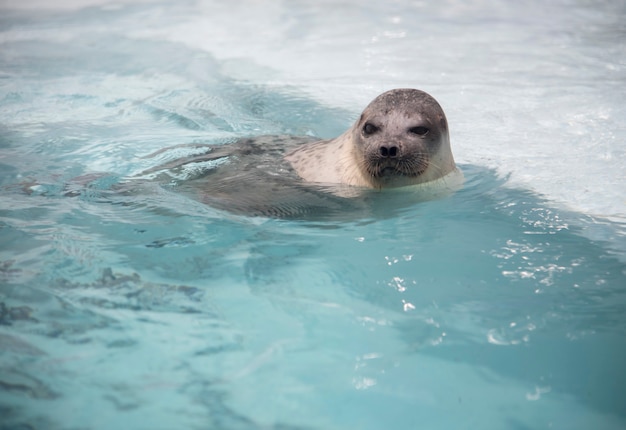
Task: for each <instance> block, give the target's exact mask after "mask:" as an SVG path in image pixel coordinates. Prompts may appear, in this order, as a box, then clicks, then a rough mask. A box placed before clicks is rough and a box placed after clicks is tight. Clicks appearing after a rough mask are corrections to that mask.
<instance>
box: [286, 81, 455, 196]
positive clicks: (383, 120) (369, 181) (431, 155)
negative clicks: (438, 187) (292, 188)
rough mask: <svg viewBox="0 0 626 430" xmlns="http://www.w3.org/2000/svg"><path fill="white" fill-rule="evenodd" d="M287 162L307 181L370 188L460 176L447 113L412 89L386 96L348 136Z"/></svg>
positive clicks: (307, 148)
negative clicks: (457, 172) (453, 174)
mask: <svg viewBox="0 0 626 430" xmlns="http://www.w3.org/2000/svg"><path fill="white" fill-rule="evenodd" d="M285 159H286V160H287V161H288V162H289V163H290V164H291V166H292V167H293V168H294V170H295V171H296V173H297V174H298V175H299V176H300V177H301V178H302V179H304V180H305V181H308V182H316V183H325V184H346V185H352V186H359V187H368V188H393V187H403V186H408V185H416V184H422V183H425V182H430V181H434V180H436V179H439V178H443V177H444V176H446V175H448V174H449V173H451V172H453V171H455V170H456V165H455V163H454V157H453V156H452V151H451V149H450V135H449V132H448V121H447V119H446V116H445V114H444V112H443V109H442V108H441V106H440V105H439V103H437V101H436V100H435V99H434V98H433V97H432V96H430V95H429V94H427V93H425V92H424V91H420V90H416V89H410V88H401V89H395V90H391V91H387V92H385V93H383V94H381V95H380V96H378V97H376V98H375V99H374V100H373V101H372V102H371V103H370V104H369V105H368V106H367V107H366V108H365V110H364V111H363V113H362V114H361V116H360V118H359V120H358V121H357V122H356V123H354V125H353V126H352V127H351V128H350V129H348V130H347V131H346V132H345V133H343V134H342V135H340V136H339V137H337V138H335V139H331V140H323V141H318V142H313V143H308V144H304V145H301V146H299V147H298V148H296V149H294V150H292V151H290V152H289V153H288V154H287V155H286V156H285Z"/></svg>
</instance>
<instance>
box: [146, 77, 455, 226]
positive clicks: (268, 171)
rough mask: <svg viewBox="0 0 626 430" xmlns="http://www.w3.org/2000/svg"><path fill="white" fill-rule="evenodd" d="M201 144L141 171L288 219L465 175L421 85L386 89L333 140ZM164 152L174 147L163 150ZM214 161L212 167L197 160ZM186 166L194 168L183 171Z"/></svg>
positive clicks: (203, 195)
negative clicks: (194, 152) (185, 154)
mask: <svg viewBox="0 0 626 430" xmlns="http://www.w3.org/2000/svg"><path fill="white" fill-rule="evenodd" d="M198 146H204V147H205V148H204V150H203V151H202V153H201V154H198V155H193V156H190V157H185V158H182V159H176V160H174V161H172V162H169V163H166V164H164V165H161V166H157V167H154V168H152V169H149V170H147V171H145V172H143V173H142V175H141V176H143V177H146V175H149V176H150V177H152V178H153V179H157V180H163V179H165V180H167V181H168V185H169V186H172V188H176V189H177V191H181V192H185V193H186V194H189V195H190V196H191V197H193V198H195V199H197V200H200V201H202V202H203V203H206V204H207V205H209V206H212V207H216V208H218V209H225V210H227V211H230V212H235V213H241V214H246V215H260V216H273V217H288V218H298V217H307V218H308V217H310V216H311V215H315V214H321V213H326V214H328V213H333V214H341V213H354V210H359V211H363V210H364V208H367V209H366V210H367V211H368V212H371V209H372V206H375V203H374V202H373V200H374V199H376V197H374V196H373V195H374V194H380V193H373V192H372V191H373V190H380V189H387V188H399V187H406V186H412V185H421V184H424V185H428V184H430V183H435V182H438V181H439V182H441V181H440V180H441V179H443V188H447V187H448V188H449V185H451V186H452V187H454V186H455V185H454V184H456V185H457V186H458V183H459V181H458V180H451V181H446V178H448V177H450V176H454V174H455V173H456V174H457V177H458V176H459V175H460V176H461V178H462V174H460V172H459V171H458V169H457V168H456V166H455V163H454V158H453V156H452V152H451V149H450V138H449V132H448V123H447V120H446V117H445V114H444V113H443V110H442V108H441V106H440V105H439V104H438V103H437V101H436V100H435V99H434V98H433V97H431V96H430V95H428V94H427V93H425V92H423V91H420V90H415V89H395V90H391V91H388V92H385V93H383V94H381V95H380V96H378V97H377V98H376V99H374V100H373V101H372V102H371V103H370V104H369V105H368V106H367V107H366V108H365V110H364V111H363V113H362V114H361V116H360V118H359V119H358V121H356V123H355V124H354V125H353V126H352V127H351V128H350V129H348V130H347V131H346V132H344V133H343V134H341V135H340V136H338V137H336V138H334V139H330V140H315V139H313V138H310V137H292V136H258V137H253V138H245V139H240V140H239V141H236V142H234V143H231V144H223V145H198ZM163 151H167V149H166V150H162V151H159V152H158V153H159V154H160V153H162V152H163ZM149 157H150V156H149ZM207 163H208V165H209V166H208V167H205V168H198V167H197V166H200V165H206V164H207ZM190 166H196V167H194V168H190ZM182 170H188V171H192V172H194V173H193V174H191V175H189V174H187V175H180V174H179V173H180V172H181V171H182ZM181 177H182V178H183V179H180V180H179V179H172V178H181ZM438 187H439V188H441V184H439V186H438ZM413 194H415V193H413ZM405 200H406V199H405ZM407 204H408V203H407Z"/></svg>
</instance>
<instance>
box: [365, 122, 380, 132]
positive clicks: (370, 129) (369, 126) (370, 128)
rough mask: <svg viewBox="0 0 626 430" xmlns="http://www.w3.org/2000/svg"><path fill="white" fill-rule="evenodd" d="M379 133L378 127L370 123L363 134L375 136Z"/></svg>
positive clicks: (366, 124)
mask: <svg viewBox="0 0 626 430" xmlns="http://www.w3.org/2000/svg"><path fill="white" fill-rule="evenodd" d="M377 131H378V127H376V126H375V125H374V124H372V123H370V122H366V123H365V125H364V126H363V133H364V134H367V135H370V134H374V133H376V132H377Z"/></svg>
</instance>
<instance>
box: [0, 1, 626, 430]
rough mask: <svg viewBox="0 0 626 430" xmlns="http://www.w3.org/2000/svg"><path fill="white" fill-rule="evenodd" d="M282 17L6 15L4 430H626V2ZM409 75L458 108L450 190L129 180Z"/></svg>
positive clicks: (316, 114) (263, 12)
mask: <svg viewBox="0 0 626 430" xmlns="http://www.w3.org/2000/svg"><path fill="white" fill-rule="evenodd" d="M257 3H259V2H238V3H236V4H235V5H234V6H233V5H231V6H228V7H227V6H219V4H220V3H211V2H206V3H194V2H180V3H174V4H170V3H167V2H165V3H160V2H153V3H146V4H135V3H130V4H128V5H126V4H120V5H118V6H115V7H114V6H111V5H108V6H102V5H99V4H95V6H93V7H81V6H80V5H78V6H76V5H72V3H67V4H65V5H63V4H59V5H56V6H55V7H56V8H57V9H54V10H47V9H41V8H40V7H36V6H40V5H36V4H32V7H31V8H27V7H25V5H28V3H25V4H22V5H21V6H20V8H21V9H19V8H18V6H19V5H17V4H15V5H13V4H11V3H10V2H4V3H1V4H0V78H1V79H0V124H1V125H0V157H1V158H0V163H1V164H0V185H1V188H0V303H1V304H0V429H3V430H4V429H33V428H36V429H64V430H65V429H94V430H95V429H113V428H124V429H267V428H273V429H451V428H472V429H542V428H545V429H623V428H626V365H625V364H624V363H626V312H625V311H626V265H625V263H624V262H625V261H626V253H625V248H626V247H625V246H624V243H625V242H624V237H625V231H626V230H625V228H624V224H623V219H624V213H625V212H624V211H623V205H624V198H623V196H624V195H626V194H623V193H622V192H623V191H624V185H623V184H624V182H623V179H624V177H623V172H624V171H625V170H624V166H625V162H626V158H625V156H624V142H625V137H626V132H625V130H624V126H623V118H624V117H623V115H622V114H623V113H624V101H625V100H624V99H625V96H624V92H623V87H624V84H625V81H626V76H625V74H624V60H623V58H624V56H623V54H624V50H625V47H624V41H623V40H624V39H623V36H624V27H623V24H619V23H623V19H624V18H625V17H626V16H625V15H626V14H625V13H624V7H623V6H619V5H617V3H618V2H614V3H607V4H604V3H601V2H598V3H593V2H585V3H584V4H579V3H577V2H555V3H553V4H552V5H551V6H550V7H548V6H542V4H543V3H541V2H524V3H522V2H520V3H519V4H517V3H516V5H517V6H511V5H510V4H509V3H506V2H496V1H494V2H490V3H485V4H483V3H481V2H475V3H469V4H468V5H466V6H461V5H457V4H456V3H455V2H441V3H440V4H438V5H437V6H435V5H432V6H428V5H420V4H411V3H409V2H395V3H393V4H392V5H386V3H385V2H382V3H381V4H375V3H373V4H372V5H371V6H369V7H368V8H365V7H363V6H361V5H360V4H357V3H351V2H347V3H342V4H341V5H333V4H331V3H329V4H324V5H321V6H316V4H317V3H309V2H301V3H293V4H289V3H284V4H283V3H280V2H277V3H275V4H271V5H270V4H269V3H267V4H263V5H261V4H257ZM49 7H52V6H49ZM229 7H230V9H229ZM542 7H545V8H546V9H545V10H544V9H542ZM511 8H513V9H511ZM386 11H388V12H389V14H388V15H385V14H384V13H383V12H386ZM345 16H352V17H353V21H350V23H349V24H348V23H347V24H346V25H347V29H344V28H343V27H341V26H338V25H337V24H338V23H340V22H343V21H345V19H344V18H345ZM424 17H428V18H429V19H427V20H426V19H425V18H424ZM406 22H409V23H412V24H411V25H408V26H406V28H404V27H403V28H401V29H398V28H396V27H395V26H397V25H401V24H402V23H406ZM282 23H285V24H284V26H282ZM413 23H415V26H413ZM418 23H419V25H418ZM420 25H421V27H420ZM243 28H249V29H250V31H249V34H247V35H246V34H244V32H243V31H242V29H243ZM401 30H402V31H405V33H404V34H402V32H401ZM394 31H395V33H394ZM438 31H439V32H438ZM425 34H426V35H431V38H430V39H429V38H426V39H424V35H425ZM490 35H491V36H490ZM211 36H213V37H211ZM217 36H220V37H217ZM374 37H378V39H377V40H374V39H373V38H374ZM385 38H387V39H386V40H387V42H386V44H384V45H382V46H381V44H380V43H379V42H380V40H383V39H385ZM433 38H434V39H433ZM244 39H245V40H246V41H247V43H246V44H244V43H243V42H242V41H243V40H244ZM424 40H426V41H428V40H430V42H429V43H430V44H431V46H432V44H434V45H436V46H445V47H446V49H443V50H442V49H435V50H433V51H428V60H429V63H428V64H423V61H424V56H418V55H411V56H410V57H411V58H410V59H407V58H406V56H405V52H406V50H405V48H406V47H407V46H423V45H420V43H425V42H424ZM433 40H434V41H433ZM200 41H202V42H200ZM352 42H355V43H352ZM357 42H358V43H357ZM396 42H397V44H395V43H396ZM487 42H488V43H487ZM199 43H203V44H204V45H202V46H201V47H200V46H198V44H199ZM531 47H532V48H533V49H530V48H531ZM486 49H488V50H490V52H492V53H493V52H496V53H499V54H500V55H499V56H497V57H494V58H497V59H496V60H495V65H494V59H493V58H492V57H488V56H485V55H484V52H485V50H486ZM561 49H563V50H561ZM526 51H530V52H532V54H529V55H528V56H521V55H520V53H521V52H526ZM228 52H231V53H232V55H231V54H228ZM259 52H261V53H262V54H263V56H265V57H268V56H270V59H271V61H269V62H270V63H273V64H274V65H275V69H272V68H270V67H269V66H268V65H267V64H265V63H263V60H262V59H259V55H260V54H259ZM307 52H310V53H311V56H312V57H313V59H312V60H311V61H310V62H305V63H302V62H303V61H305V60H306V58H307V54H306V53H307ZM355 52H356V53H357V54H358V55H357V54H355ZM555 52H558V53H559V55H554V54H555ZM313 54H315V55H313ZM271 55H275V57H271ZM351 55H356V57H358V58H359V59H360V60H361V61H362V63H359V64H355V63H354V62H351V61H349V60H350V56H351ZM279 57H280V61H279ZM342 59H345V60H346V64H345V68H344V66H343V65H342V62H341V61H340V60H342ZM320 64H322V65H325V66H324V67H322V66H320ZM383 66H384V67H383ZM329 68H330V69H332V70H331V71H328V70H327V69H329ZM547 71H550V73H552V75H550V74H548V73H547ZM409 76H414V77H412V78H409ZM557 78H558V79H557ZM555 85H556V87H555ZM394 86H396V87H397V86H413V87H419V88H422V89H426V90H428V91H429V92H431V93H433V95H435V97H437V98H438V99H439V100H440V101H441V102H442V105H443V107H444V109H445V110H446V112H448V116H449V121H450V124H451V129H452V133H453V134H452V146H453V150H454V152H455V155H456V158H457V161H458V162H459V165H460V166H461V168H462V169H463V171H464V173H465V176H466V179H467V181H466V184H465V186H464V188H463V189H462V190H460V191H459V192H457V193H456V194H454V195H453V196H450V197H448V198H444V199H441V200H435V201H430V202H423V203H417V204H413V205H409V206H406V205H404V206H403V205H400V204H397V203H398V200H397V199H399V198H401V196H402V194H398V195H390V196H388V197H386V198H385V202H386V203H388V208H386V207H383V208H378V209H377V210H376V211H374V212H373V214H371V215H369V216H368V215H362V216H359V217H355V219H352V220H350V219H348V220H346V219H339V220H333V219H321V220H319V219H318V220H311V221H307V220H299V221H289V220H277V219H263V218H253V217H246V216H241V215H232V214H228V213H225V212H222V211H219V210H216V209H214V208H210V207H207V206H204V205H202V204H201V203H198V202H196V201H193V200H191V199H190V198H189V197H185V196H181V195H177V194H175V193H173V192H171V191H170V190H166V189H163V188H161V187H159V186H158V185H156V184H154V185H150V184H147V185H142V187H141V188H140V189H139V190H138V191H137V192H136V193H134V194H131V195H129V194H120V193H116V192H115V191H114V188H112V187H111V186H112V185H113V184H114V183H115V182H116V181H117V180H118V179H120V178H123V177H125V176H127V175H131V174H134V173H137V172H139V171H142V170H143V169H146V168H148V167H151V166H153V165H154V164H155V163H157V162H161V161H163V160H155V159H149V158H142V157H144V156H145V155H147V154H150V153H153V152H154V151H157V150H159V149H162V148H165V147H168V146H173V145H177V144H185V143H222V142H228V141H230V140H232V139H235V138H237V137H241V136H250V135H260V134H277V133H281V134H284V133H289V134H297V135H307V134H308V135H316V136H320V137H328V136H335V135H337V134H338V133H340V132H341V131H343V130H344V129H345V128H346V127H348V126H349V125H350V124H351V123H352V121H353V120H354V119H355V118H356V117H357V116H358V115H359V113H360V109H361V108H362V107H363V106H364V105H365V104H366V103H367V102H368V101H369V100H370V99H371V98H373V97H374V96H375V95H377V94H378V93H379V92H381V91H382V88H383V87H385V88H388V87H394ZM555 88H556V89H555ZM334 93H336V94H337V96H336V98H333V96H332V94H334ZM312 94H313V95H312ZM315 94H321V95H320V96H319V97H317V96H315ZM355 94H356V95H355ZM344 96H346V97H352V99H351V100H352V101H350V99H347V98H346V97H344ZM346 100H348V101H346ZM542 102H545V103H542ZM584 109H587V110H584ZM531 126H532V127H531ZM524 146H525V147H526V148H527V149H526V150H527V151H528V156H524V157H522V158H520V154H521V155H524V153H523V150H524V149H523V147H524ZM520 147H522V148H521V149H520ZM485 148H487V149H485ZM555 151H556V152H555ZM585 151H587V152H585ZM555 154H557V155H558V154H562V158H561V156H560V155H559V156H558V157H556V158H555ZM566 163H569V166H564V164H566ZM496 167H497V168H496ZM94 172H104V173H106V174H107V175H106V176H103V177H101V178H100V179H98V180H96V181H95V182H94V183H93V184H92V186H91V187H90V188H88V189H85V188H84V186H83V185H81V184H79V183H76V181H73V179H74V178H76V177H80V176H81V175H85V174H91V173H94ZM572 172H575V174H572ZM68 190H73V191H75V192H74V193H73V195H74V197H70V196H68V195H67V191H68ZM537 190H541V191H542V193H543V195H540V194H539V193H538V192H537ZM598 190H600V191H598Z"/></svg>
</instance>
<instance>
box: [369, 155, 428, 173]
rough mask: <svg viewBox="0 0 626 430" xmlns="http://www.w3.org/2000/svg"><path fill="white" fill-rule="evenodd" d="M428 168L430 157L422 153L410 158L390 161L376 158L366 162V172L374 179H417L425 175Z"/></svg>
mask: <svg viewBox="0 0 626 430" xmlns="http://www.w3.org/2000/svg"><path fill="white" fill-rule="evenodd" d="M428 166H429V158H428V155H427V154H424V153H420V154H418V155H417V156H414V157H410V158H406V157H402V158H393V159H390V158H382V157H375V158H373V159H370V160H367V161H366V163H365V171H366V172H367V173H368V175H370V176H371V177H373V178H389V177H395V176H405V177H412V178H415V177H417V176H420V175H421V174H423V173H424V172H425V171H426V169H427V168H428Z"/></svg>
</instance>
